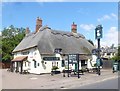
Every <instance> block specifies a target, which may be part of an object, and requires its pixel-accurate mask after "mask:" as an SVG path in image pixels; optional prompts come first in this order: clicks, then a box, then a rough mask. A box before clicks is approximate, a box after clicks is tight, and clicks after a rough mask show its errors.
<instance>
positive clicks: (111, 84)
mask: <svg viewBox="0 0 120 91" xmlns="http://www.w3.org/2000/svg"><path fill="white" fill-rule="evenodd" d="M119 79H120V78H119ZM75 89H118V78H114V79H109V80H105V81H102V82H98V83H93V84H89V85H84V86H80V87H76V88H75Z"/></svg>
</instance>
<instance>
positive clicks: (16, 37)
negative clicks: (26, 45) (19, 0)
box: [2, 25, 25, 62]
mask: <svg viewBox="0 0 120 91" xmlns="http://www.w3.org/2000/svg"><path fill="white" fill-rule="evenodd" d="M24 36H25V29H24V28H15V27H14V26H13V25H11V26H9V27H8V28H4V30H3V31H2V61H3V62H10V60H11V59H12V51H13V50H14V48H15V47H16V46H17V45H18V44H19V42H20V41H21V40H22V39H23V37H24Z"/></svg>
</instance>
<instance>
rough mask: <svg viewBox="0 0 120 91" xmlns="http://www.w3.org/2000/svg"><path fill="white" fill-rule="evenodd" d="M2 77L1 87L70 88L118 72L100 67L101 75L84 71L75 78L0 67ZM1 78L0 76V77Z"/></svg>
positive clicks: (99, 79)
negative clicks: (15, 70) (12, 70)
mask: <svg viewBox="0 0 120 91" xmlns="http://www.w3.org/2000/svg"><path fill="white" fill-rule="evenodd" d="M1 70H2V73H1V77H2V84H0V85H1V87H2V89H72V88H75V87H78V86H83V85H88V84H92V83H98V82H101V81H105V80H109V79H114V78H118V73H112V69H101V75H100V76H99V75H97V74H96V73H87V72H86V73H84V75H80V78H79V79H78V78H77V75H72V76H70V77H67V74H66V77H63V74H62V73H61V74H56V75H53V76H51V75H50V74H42V75H35V74H19V73H12V72H8V71H7V70H6V69H0V72H1ZM0 80H1V78H0Z"/></svg>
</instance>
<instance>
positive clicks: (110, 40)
mask: <svg viewBox="0 0 120 91" xmlns="http://www.w3.org/2000/svg"><path fill="white" fill-rule="evenodd" d="M118 33H119V34H120V31H118V30H117V27H111V28H110V29H109V31H108V32H107V33H106V34H103V38H102V39H101V46H104V47H105V46H111V45H112V44H114V45H115V46H117V45H118ZM119 39H120V38H119ZM95 44H96V45H97V41H96V42H95Z"/></svg>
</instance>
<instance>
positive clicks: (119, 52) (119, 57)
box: [111, 46, 120, 61]
mask: <svg viewBox="0 0 120 91" xmlns="http://www.w3.org/2000/svg"><path fill="white" fill-rule="evenodd" d="M111 60H117V61H118V60H120V46H119V47H118V53H117V54H116V55H115V56H114V57H113V58H111Z"/></svg>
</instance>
